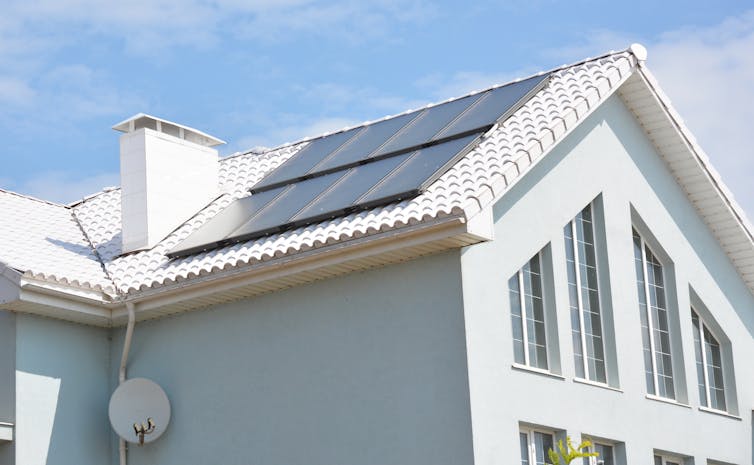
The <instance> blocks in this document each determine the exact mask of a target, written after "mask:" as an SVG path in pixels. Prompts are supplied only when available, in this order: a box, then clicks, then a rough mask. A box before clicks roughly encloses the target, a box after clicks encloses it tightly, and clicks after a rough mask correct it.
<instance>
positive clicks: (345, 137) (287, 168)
mask: <svg viewBox="0 0 754 465" xmlns="http://www.w3.org/2000/svg"><path fill="white" fill-rule="evenodd" d="M364 130H365V129H364V128H354V129H349V130H348V131H344V132H339V133H336V134H331V135H329V136H325V137H321V138H319V139H314V140H313V141H311V142H309V145H307V146H306V147H304V148H303V149H301V150H299V151H298V152H297V153H296V154H295V155H293V156H292V157H291V158H289V159H288V160H286V161H285V163H283V164H282V165H280V166H279V167H277V168H276V169H275V170H274V171H273V172H272V173H270V174H268V175H267V176H265V177H264V178H263V179H262V180H261V181H259V182H258V183H257V184H255V185H254V187H253V189H252V192H259V191H261V190H264V189H269V188H271V187H274V186H275V185H277V184H280V183H282V182H286V181H289V180H291V179H296V178H300V177H302V176H304V175H306V173H307V172H309V170H311V168H312V167H313V166H314V165H316V164H317V163H319V162H321V161H322V160H324V159H325V158H327V156H329V155H330V154H332V153H333V152H334V151H336V150H337V149H338V148H340V147H341V146H342V145H343V144H345V143H347V142H348V141H349V140H350V139H351V138H353V137H354V136H356V135H357V134H359V133H360V132H363V131H364Z"/></svg>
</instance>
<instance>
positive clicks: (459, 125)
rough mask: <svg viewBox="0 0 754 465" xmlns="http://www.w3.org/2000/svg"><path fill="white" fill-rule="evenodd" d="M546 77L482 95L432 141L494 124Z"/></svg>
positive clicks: (538, 77) (530, 79)
mask: <svg viewBox="0 0 754 465" xmlns="http://www.w3.org/2000/svg"><path fill="white" fill-rule="evenodd" d="M546 77H547V76H534V77H532V78H529V79H526V80H524V81H518V82H514V83H512V84H508V85H507V86H503V87H498V88H497V89H492V90H489V91H487V92H485V93H484V94H482V98H480V99H479V100H478V101H477V102H476V103H475V104H474V105H473V106H471V107H469V109H468V110H466V111H465V112H464V113H463V114H462V115H461V116H459V117H458V119H456V120H455V121H453V123H451V124H450V125H449V126H448V127H446V128H445V129H443V130H442V131H441V132H439V133H438V134H437V135H436V136H434V137H433V138H432V139H433V140H438V139H442V138H445V137H450V136H453V135H455V134H462V133H465V132H468V131H473V130H476V129H478V128H479V127H482V126H484V125H486V124H490V123H495V122H497V121H498V120H499V119H500V118H502V117H504V116H505V115H506V114H509V113H512V111H511V110H513V111H515V109H516V108H515V104H516V102H518V101H519V100H521V99H522V98H523V97H524V96H526V94H528V93H529V92H531V91H532V89H535V88H537V87H538V86H539V84H541V83H542V82H543V80H544V79H545V78H546Z"/></svg>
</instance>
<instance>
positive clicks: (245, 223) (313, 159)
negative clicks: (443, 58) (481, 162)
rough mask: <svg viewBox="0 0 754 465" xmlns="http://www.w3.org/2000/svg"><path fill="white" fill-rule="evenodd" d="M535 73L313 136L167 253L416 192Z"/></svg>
mask: <svg viewBox="0 0 754 465" xmlns="http://www.w3.org/2000/svg"><path fill="white" fill-rule="evenodd" d="M547 78H548V76H547V75H542V76H535V77H533V78H529V79H526V80H523V81H519V82H515V83H512V84H509V85H506V86H502V87H498V88H495V89H490V90H488V91H485V92H481V93H478V94H475V95H471V96H468V97H464V98H460V99H457V100H453V101H450V102H446V103H443V104H439V105H436V106H434V107H429V108H426V109H423V110H418V111H415V112H412V113H408V114H405V115H400V116H397V117H395V118H390V119H386V120H383V121H380V122H377V123H373V124H370V125H366V126H363V127H359V128H354V129H350V130H347V131H343V132H340V133H336V134H331V135H329V136H324V137H321V138H319V139H314V140H313V141H311V142H310V143H309V144H308V145H307V146H305V147H304V148H303V149H301V150H300V151H299V152H298V153H296V154H295V155H294V156H292V157H291V158H290V159H289V160H288V161H286V162H285V163H283V164H282V165H280V166H279V167H278V168H277V169H276V170H274V171H273V172H272V173H270V174H269V175H267V176H265V178H263V179H262V180H261V181H260V182H259V183H257V185H255V186H253V188H252V189H250V191H251V192H252V195H251V196H249V197H246V198H243V199H240V200H237V201H235V202H233V203H231V204H230V205H229V206H228V207H227V208H226V209H225V210H223V211H222V212H220V213H218V214H217V215H216V216H215V217H214V218H212V219H211V220H210V221H208V222H207V223H206V224H205V225H204V226H202V227H201V228H200V229H199V230H197V231H195V232H194V233H193V234H191V235H190V236H189V237H188V238H187V239H186V240H184V241H183V242H182V243H181V244H179V245H178V246H177V247H176V248H175V249H173V250H171V251H170V252H169V253H168V255H169V256H170V257H179V256H185V255H189V254H192V253H196V252H200V251H203V250H208V249H211V248H213V247H219V246H223V245H226V244H228V243H232V242H240V241H245V240H249V239H253V238H256V237H260V236H264V235H266V234H272V233H275V232H279V231H283V230H285V229H288V228H292V227H296V226H300V225H305V224H310V223H314V222H317V221H322V220H323V219H326V218H330V217H335V216H340V215H344V214H347V213H349V212H352V211H358V210H363V209H367V208H372V207H374V206H376V205H381V204H386V203H389V202H394V201H398V200H401V199H405V198H410V197H413V196H415V195H418V194H419V193H421V192H423V191H424V190H425V189H426V188H427V187H429V185H431V184H432V183H433V182H434V181H435V180H437V178H439V177H440V176H442V174H443V173H445V172H446V171H447V170H448V168H449V167H451V166H452V165H454V164H455V163H456V162H457V161H458V160H459V159H460V158H461V157H463V156H464V155H466V154H467V153H468V152H469V151H470V150H471V149H473V147H474V146H475V145H476V144H477V142H478V140H479V138H480V137H481V136H482V134H484V133H485V132H486V131H487V130H489V129H490V128H491V127H492V126H493V125H494V124H495V123H498V122H501V121H504V120H505V118H507V117H508V116H510V115H511V114H512V113H513V112H514V111H516V110H517V109H518V108H519V107H520V106H521V105H522V104H523V103H525V102H526V100H527V99H528V98H529V97H530V96H531V95H533V94H534V93H535V92H537V91H538V90H539V89H541V88H542V87H543V86H544V85H545V84H546V82H547Z"/></svg>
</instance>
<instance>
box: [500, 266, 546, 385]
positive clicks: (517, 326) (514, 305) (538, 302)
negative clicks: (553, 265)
mask: <svg viewBox="0 0 754 465" xmlns="http://www.w3.org/2000/svg"><path fill="white" fill-rule="evenodd" d="M541 264H542V253H541V252H540V253H538V254H537V255H535V256H534V257H533V258H532V259H531V260H529V262H528V263H527V264H526V265H524V267H523V268H521V269H520V270H518V272H516V274H514V275H513V276H512V277H511V278H510V279H509V280H508V288H509V289H510V304H511V322H512V325H513V352H514V358H515V361H516V363H520V364H522V365H528V366H532V367H535V368H541V369H543V370H547V368H548V367H547V341H546V337H545V336H546V335H545V302H544V294H543V292H542V270H541V268H542V265H541Z"/></svg>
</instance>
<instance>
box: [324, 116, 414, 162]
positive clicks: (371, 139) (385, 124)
mask: <svg viewBox="0 0 754 465" xmlns="http://www.w3.org/2000/svg"><path fill="white" fill-rule="evenodd" d="M418 115H419V112H415V113H409V114H407V115H402V116H398V117H397V118H390V119H388V120H384V121H380V122H378V123H374V124H370V125H369V126H367V127H366V129H365V130H364V131H362V132H360V133H359V134H358V135H357V136H356V137H354V138H353V139H351V140H350V141H348V143H347V144H345V145H343V146H342V147H341V148H340V149H338V151H336V152H334V153H333V154H332V155H331V156H330V157H328V158H326V159H325V160H323V161H322V162H320V163H319V164H318V165H317V166H315V167H314V168H312V169H311V170H310V173H313V172H317V171H326V170H328V169H332V168H337V167H339V166H344V165H349V164H352V163H355V162H358V161H360V160H363V159H365V158H367V156H369V154H371V153H372V152H373V151H375V150H376V149H378V148H379V147H380V146H381V145H383V144H385V142H386V141H388V140H390V138H391V137H393V136H394V135H395V133H397V132H398V131H399V130H400V129H401V128H403V127H404V126H405V125H406V124H407V123H409V122H410V121H412V120H413V119H414V118H416V117H417V116H418Z"/></svg>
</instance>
